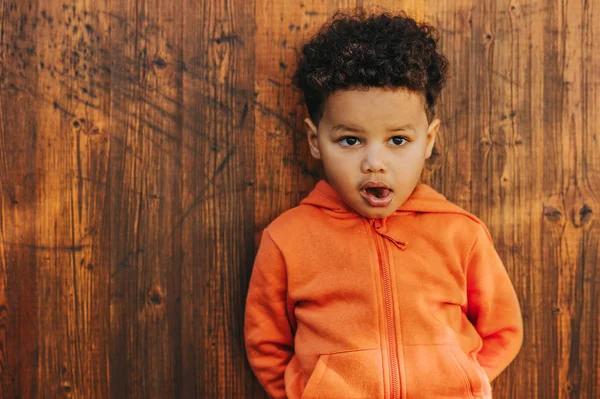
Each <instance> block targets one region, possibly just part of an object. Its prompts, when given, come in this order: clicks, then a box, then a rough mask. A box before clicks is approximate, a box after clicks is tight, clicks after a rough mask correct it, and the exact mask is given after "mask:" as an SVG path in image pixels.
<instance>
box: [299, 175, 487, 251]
mask: <svg viewBox="0 0 600 399" xmlns="http://www.w3.org/2000/svg"><path fill="white" fill-rule="evenodd" d="M300 205H310V206H315V207H318V208H321V209H323V210H324V211H326V213H328V214H329V215H330V216H332V217H333V218H336V219H348V218H364V219H365V220H367V221H368V222H369V224H370V225H374V226H375V229H376V230H377V232H378V233H380V234H381V235H382V236H384V237H385V238H387V239H389V240H390V241H392V242H393V243H394V244H395V245H396V246H397V247H398V248H400V249H404V248H405V247H406V245H407V244H408V243H407V242H406V241H403V240H401V239H400V237H393V236H391V235H390V234H389V231H388V229H387V219H388V218H389V217H392V216H394V215H398V214H401V213H405V212H431V213H453V214H461V215H464V216H466V217H468V218H470V219H472V220H474V221H475V222H477V223H479V224H480V225H481V226H483V227H484V229H485V231H486V233H487V235H488V237H489V238H490V240H491V236H490V235H489V232H488V231H487V229H486V228H485V225H484V224H483V222H482V221H481V220H479V219H478V218H477V217H475V216H474V215H472V214H471V213H469V212H467V211H465V210H464V209H462V208H461V207H459V206H458V205H456V204H454V203H452V202H450V201H448V200H447V199H446V197H444V196H443V195H442V194H440V193H439V192H437V191H436V190H434V189H433V188H432V187H430V186H428V185H427V184H423V183H420V184H417V186H416V187H415V189H414V190H413V192H412V194H411V195H410V196H409V197H408V199H407V200H406V201H405V202H404V204H402V205H401V206H400V208H398V209H397V210H396V211H395V212H394V213H393V214H392V215H390V216H388V217H385V218H366V217H364V216H362V215H361V214H359V213H357V212H356V211H355V210H353V209H352V208H350V207H349V206H348V205H346V204H345V203H344V202H343V201H342V200H341V198H340V197H339V195H338V194H337V192H336V191H335V190H334V189H333V187H331V185H329V183H328V182H327V181H326V180H319V182H318V183H317V184H316V186H315V188H314V189H313V190H312V191H311V192H310V193H309V194H308V196H307V197H306V198H304V199H303V200H302V201H300Z"/></svg>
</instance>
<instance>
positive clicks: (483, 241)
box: [467, 225, 523, 381]
mask: <svg viewBox="0 0 600 399" xmlns="http://www.w3.org/2000/svg"><path fill="white" fill-rule="evenodd" d="M467 301H468V304H467V317H468V318H469V320H470V321H471V323H473V325H474V326H475V329H476V330H477V332H478V333H479V335H480V336H481V338H482V340H483V347H482V348H481V351H480V352H479V353H478V355H477V360H478V361H479V364H480V365H481V366H482V367H483V368H484V370H485V371H486V373H487V375H488V378H489V380H490V381H493V380H494V379H495V378H496V377H497V376H498V375H499V374H500V373H501V372H502V371H503V370H504V369H505V368H506V367H507V366H508V365H509V364H510V363H511V362H512V361H513V360H514V358H515V357H516V356H517V353H518V352H519V350H520V349H521V344H522V342H523V319H522V316H521V309H520V307H519V302H518V299H517V294H516V292H515V289H514V287H513V285H512V283H511V280H510V277H509V276H508V273H507V272H506V268H505V267H504V265H503V263H502V260H501V259H500V256H499V255H498V253H497V252H496V250H495V248H494V245H493V243H492V239H491V237H490V236H489V233H488V231H487V229H486V228H485V227H484V226H481V225H480V228H479V231H478V235H477V238H476V240H475V243H474V244H473V248H472V249H471V252H470V254H469V256H468V258H467Z"/></svg>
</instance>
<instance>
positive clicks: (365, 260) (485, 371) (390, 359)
mask: <svg viewBox="0 0 600 399" xmlns="http://www.w3.org/2000/svg"><path fill="white" fill-rule="evenodd" d="M434 33H435V30H434V29H433V28H432V27H431V26H428V25H425V24H417V23H416V22H415V21H414V20H412V19H410V18H408V17H406V15H405V14H400V15H390V14H387V13H384V14H380V15H368V14H366V13H365V12H362V11H359V12H357V13H355V14H351V15H345V14H342V13H336V15H335V16H334V17H333V20H332V22H331V23H330V24H327V25H325V26H324V27H323V28H322V30H321V31H320V33H318V34H317V35H316V36H315V37H314V38H313V39H312V40H311V41H310V42H308V43H307V44H306V45H304V47H303V51H302V53H303V55H302V59H301V60H300V63H299V66H298V70H297V72H296V74H295V76H294V82H295V83H296V84H297V85H298V87H299V88H300V89H301V90H302V91H303V93H304V97H305V100H306V105H307V108H308V111H309V114H310V118H307V119H306V120H305V122H306V126H307V133H308V142H309V146H310V151H311V154H312V156H313V157H315V158H317V159H320V160H321V161H322V162H323V167H324V171H325V175H326V179H325V180H321V181H319V182H318V183H317V185H316V187H315V188H314V190H313V191H311V192H310V194H309V195H308V196H307V197H306V198H304V199H303V200H302V201H301V202H300V205H299V206H297V207H295V208H293V209H290V210H288V211H286V212H285V213H283V214H282V215H280V216H279V217H278V218H277V219H275V220H274V221H273V222H271V224H269V225H268V226H267V227H266V228H265V229H264V231H263V235H262V239H261V242H260V245H259V249H258V253H257V255H256V260H255V263H254V269H253V271H252V276H251V279H250V287H249V291H248V297H247V303H246V313H245V323H244V334H245V342H246V351H247V356H248V360H249V362H250V366H251V367H252V370H253V371H254V373H255V374H256V376H257V378H258V380H259V382H260V383H261V384H262V386H263V387H264V388H265V390H266V391H267V393H268V394H269V395H270V396H271V397H273V398H286V397H287V398H292V399H297V398H298V399H299V398H301V397H302V398H304V399H309V398H335V399H340V398H407V399H411V398H435V399H439V398H491V387H490V382H491V381H492V380H494V379H495V378H496V377H497V376H498V374H499V373H500V372H501V371H502V370H504V369H505V368H506V367H507V366H508V364H509V363H510V362H511V361H512V360H513V359H514V358H515V356H516V355H517V353H518V351H519V349H520V347H521V342H522V318H521V312H520V309H519V304H518V301H517V296H516V293H515V290H514V288H513V286H512V284H511V281H510V279H509V276H508V274H507V272H506V270H505V268H504V266H503V264H502V261H501V260H500V258H499V256H498V254H497V252H496V250H495V249H494V246H493V243H492V240H491V237H490V235H489V232H488V230H487V229H486V227H485V226H484V225H483V223H482V222H481V221H480V220H479V219H477V218H476V217H475V216H473V215H471V214H469V213H468V212H466V211H464V210H463V209H461V208H459V207H458V206H456V205H454V204H452V203H451V202H449V201H448V200H446V199H445V197H444V196H442V195H441V194H439V193H438V192H436V191H435V190H434V189H433V188H431V187H429V186H427V185H425V184H422V183H420V182H419V179H420V175H421V171H422V169H423V165H424V163H425V160H426V159H427V158H429V156H430V155H431V152H432V148H433V145H434V141H435V136H436V133H437V131H438V129H439V126H440V121H439V120H438V119H435V118H434V115H435V111H434V106H435V102H436V98H437V97H438V94H439V92H440V90H441V88H442V86H443V83H444V81H445V78H446V74H447V66H448V62H447V60H446V59H445V58H444V56H443V55H441V54H439V53H438V52H437V51H436V46H437V39H436V38H434Z"/></svg>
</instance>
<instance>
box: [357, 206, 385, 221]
mask: <svg viewBox="0 0 600 399" xmlns="http://www.w3.org/2000/svg"><path fill="white" fill-rule="evenodd" d="M356 212H357V213H359V214H360V215H361V216H363V217H366V218H367V219H383V218H386V217H388V216H391V215H392V214H393V213H394V212H395V210H394V209H392V208H391V207H390V209H377V210H373V209H366V208H364V207H363V208H361V209H358V210H356Z"/></svg>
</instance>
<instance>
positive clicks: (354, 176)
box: [304, 87, 440, 218]
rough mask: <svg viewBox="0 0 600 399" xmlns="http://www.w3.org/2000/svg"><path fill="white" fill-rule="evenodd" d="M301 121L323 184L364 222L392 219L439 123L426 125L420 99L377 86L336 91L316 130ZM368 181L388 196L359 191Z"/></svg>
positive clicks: (409, 190) (416, 175)
mask: <svg viewBox="0 0 600 399" xmlns="http://www.w3.org/2000/svg"><path fill="white" fill-rule="evenodd" d="M304 122H305V123H306V127H307V133H308V143H309V146H310V152H311V154H312V156H313V157H315V158H316V159H320V160H321V161H322V162H323V168H324V170H325V176H326V180H327V182H328V183H329V184H330V185H331V187H332V188H333V189H334V190H335V191H336V192H337V193H338V195H339V196H340V198H341V199H342V200H343V201H344V203H345V204H346V205H348V206H349V207H351V208H352V209H354V210H355V211H356V212H357V213H359V214H361V215H362V216H364V217H367V218H384V217H387V216H389V215H391V214H393V213H394V212H395V211H396V210H397V209H398V208H399V207H400V206H401V205H402V204H403V203H404V201H406V199H407V198H408V197H409V196H410V194H411V193H412V191H413V190H414V188H415V187H416V185H417V184H418V183H419V179H420V176H421V171H422V170H423V166H424V164H425V160H426V159H427V158H429V157H430V156H431V151H432V149H433V144H434V142H435V136H436V133H437V130H438V128H439V124H440V121H439V120H438V119H434V120H433V121H432V122H431V123H430V124H429V123H428V122H427V116H426V114H425V106H424V100H423V97H422V95H420V94H418V93H414V92H410V91H408V90H405V89H398V90H395V91H391V90H389V89H383V88H378V87H370V88H369V90H368V91H362V90H340V91H337V92H335V93H333V94H331V95H330V96H329V97H328V98H327V100H326V101H325V108H324V112H323V117H322V118H321V120H320V122H319V126H318V128H317V127H316V126H315V125H314V124H313V123H312V121H311V120H310V118H307V119H305V121H304ZM396 129H398V130H396ZM370 180H372V181H376V182H381V183H384V184H385V185H386V186H387V187H388V188H389V189H390V190H391V192H390V191H385V190H376V189H375V190H373V189H369V190H364V189H361V187H362V185H363V184H364V183H366V182H367V181H370ZM379 197H382V198H379Z"/></svg>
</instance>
